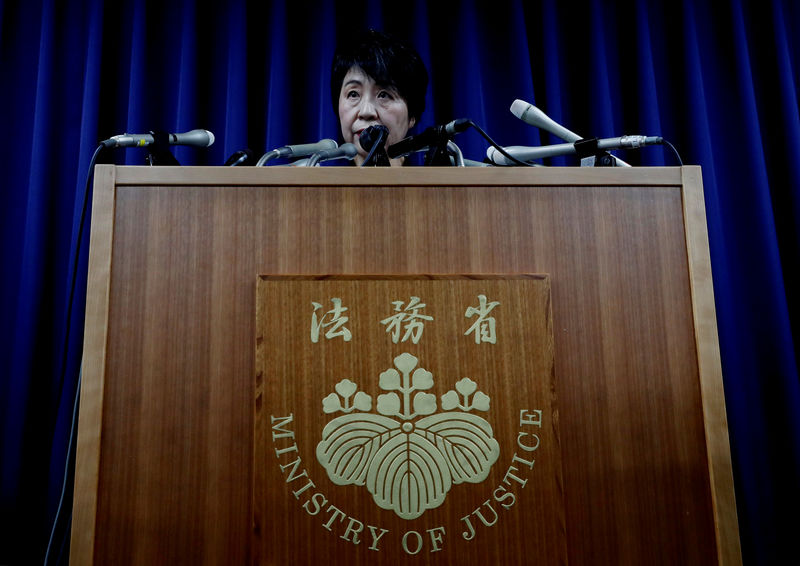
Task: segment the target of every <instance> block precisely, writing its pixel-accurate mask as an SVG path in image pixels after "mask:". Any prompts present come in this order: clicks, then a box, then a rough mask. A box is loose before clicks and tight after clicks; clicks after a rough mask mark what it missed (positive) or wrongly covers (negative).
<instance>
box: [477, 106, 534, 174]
mask: <svg viewBox="0 0 800 566" xmlns="http://www.w3.org/2000/svg"><path fill="white" fill-rule="evenodd" d="M467 124H468V125H469V126H472V127H473V128H475V129H476V130H477V132H478V133H479V134H480V135H481V136H483V138H484V139H485V140H486V141H487V142H489V145H491V146H492V147H493V148H495V149H496V150H497V151H499V152H500V154H501V155H502V156H504V157H505V158H506V159H510V160H511V161H513V162H514V163H515V164H517V165H521V166H523V167H536V165H534V164H532V163H525V162H524V161H520V160H519V159H517V158H516V157H514V156H513V155H511V154H510V153H508V152H507V151H506V150H505V149H503V148H502V147H500V146H499V145H498V144H497V142H495V141H494V140H493V139H492V138H491V136H489V134H487V133H486V132H484V131H483V128H481V127H480V126H479V125H478V124H476V123H475V122H473V121H472V120H470V119H469V118H467ZM492 165H495V164H492Z"/></svg>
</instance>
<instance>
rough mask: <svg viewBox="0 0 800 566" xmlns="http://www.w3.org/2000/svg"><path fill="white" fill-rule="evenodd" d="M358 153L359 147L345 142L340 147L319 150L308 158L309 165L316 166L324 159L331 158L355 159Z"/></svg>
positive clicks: (328, 159)
mask: <svg viewBox="0 0 800 566" xmlns="http://www.w3.org/2000/svg"><path fill="white" fill-rule="evenodd" d="M356 155H358V148H357V147H356V146H355V145H353V144H352V143H343V144H342V145H340V146H339V147H335V148H331V149H323V150H322V151H317V152H316V153H314V154H313V155H312V156H311V157H309V158H308V163H307V164H306V165H307V166H308V167H314V166H315V165H317V164H319V163H320V162H322V161H330V160H331V159H354V158H355V156H356Z"/></svg>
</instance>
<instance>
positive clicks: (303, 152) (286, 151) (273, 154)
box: [256, 139, 339, 167]
mask: <svg viewBox="0 0 800 566" xmlns="http://www.w3.org/2000/svg"><path fill="white" fill-rule="evenodd" d="M338 145H339V144H337V143H336V141H335V140H332V139H324V140H319V141H318V142H314V143H301V144H296V145H285V146H283V147H279V148H278V149H273V150H272V151H268V152H267V153H265V154H264V155H262V156H261V159H259V160H258V163H256V167H261V166H262V165H264V164H265V163H266V162H267V161H269V160H270V159H278V158H280V157H287V158H293V157H308V156H309V155H313V154H315V153H317V152H318V151H323V150H326V149H335V148H336V147H338Z"/></svg>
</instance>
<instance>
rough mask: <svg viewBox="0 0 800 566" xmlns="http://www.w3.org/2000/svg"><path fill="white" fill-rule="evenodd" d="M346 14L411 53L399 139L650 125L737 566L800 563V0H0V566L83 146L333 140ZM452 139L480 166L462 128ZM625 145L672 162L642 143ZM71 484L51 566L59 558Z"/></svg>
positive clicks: (62, 426)
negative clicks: (141, 138)
mask: <svg viewBox="0 0 800 566" xmlns="http://www.w3.org/2000/svg"><path fill="white" fill-rule="evenodd" d="M364 27H374V28H377V29H382V30H385V31H388V32H391V33H394V34H396V35H398V36H401V37H404V38H407V39H409V40H410V41H411V42H412V43H413V44H414V45H415V46H416V47H417V49H418V50H419V51H420V53H421V55H422V57H423V59H424V60H425V63H426V65H427V67H428V69H429V72H430V75H431V84H430V87H429V90H428V99H427V101H428V103H427V109H426V111H425V113H424V114H423V116H422V119H421V121H420V124H419V126H418V128H417V130H420V129H421V128H424V127H426V126H430V125H433V124H438V123H443V122H447V121H450V120H452V119H454V118H460V117H469V118H472V119H473V120H474V121H475V122H476V123H478V124H479V125H481V126H482V127H483V128H484V129H485V130H487V131H488V132H489V133H490V134H491V135H492V136H493V137H494V138H496V140H497V141H498V142H499V143H501V144H502V145H539V144H548V143H560V140H557V139H555V138H552V137H551V136H549V135H548V134H544V133H540V132H539V131H538V130H536V129H535V128H532V127H529V126H527V125H525V124H523V123H522V122H520V121H518V120H516V119H515V118H514V117H513V116H512V115H511V114H510V113H509V112H508V107H509V106H510V104H511V102H512V101H513V100H514V99H516V98H521V99H524V100H526V101H528V102H531V103H534V104H536V105H537V106H539V107H540V108H542V109H543V110H544V111H545V112H547V113H548V114H549V115H550V116H551V117H552V118H554V119H555V120H556V121H558V122H560V123H562V124H564V125H566V126H567V127H568V128H570V129H571V130H574V131H576V132H578V133H579V134H582V135H584V136H587V137H590V136H596V137H611V136H619V135H623V134H646V135H661V136H663V137H665V138H666V139H668V140H669V141H671V142H672V143H673V144H675V145H676V146H677V148H678V150H679V151H680V153H681V156H682V157H683V160H684V162H685V163H689V164H699V165H701V166H702V168H703V180H704V188H705V198H706V208H707V216H708V227H709V237H710V246H711V256H712V265H713V269H714V285H715V295H716V303H717V318H718V322H719V334H720V347H721V352H722V363H723V374H724V380H725V392H726V402H727V408H728V419H729V428H730V438H731V447H732V456H733V471H734V476H735V481H736V496H737V506H738V513H739V524H740V533H741V538H742V550H743V555H744V560H745V564H790V563H796V561H797V560H800V558H798V553H797V552H796V538H797V536H798V533H799V532H800V530H798V526H799V525H800V520H798V519H797V509H798V508H799V507H800V487H799V486H800V381H799V380H798V369H797V354H796V346H795V342H796V336H797V335H798V330H799V329H798V324H800V317H798V300H800V297H798V288H799V287H798V275H797V272H798V269H797V266H798V259H800V258H799V256H800V254H798V247H799V246H800V230H799V229H798V224H797V222H798V218H800V215H798V211H799V210H800V149H798V148H799V147H800V117H799V114H798V96H797V88H798V85H799V84H800V62H798V58H800V49H798V42H800V39H798V38H800V4H798V3H797V2H794V1H792V0H785V1H781V0H762V1H760V2H751V1H746V0H739V1H736V0H730V1H727V2H716V3H714V5H713V7H712V3H711V2H710V1H707V0H699V1H691V0H683V1H681V0H677V1H666V0H665V1H659V0H638V1H635V0H629V1H621V2H606V1H602V0H594V1H591V0H580V1H572V2H563V1H562V2H557V1H556V0H550V1H547V0H541V1H530V2H523V1H521V0H518V1H513V0H493V1H491V2H481V1H478V0H473V1H467V0H465V1H463V2H430V3H426V2H423V1H421V0H415V1H409V2H404V3H399V2H389V1H384V2H363V1H350V2H334V1H328V2H323V1H314V2H288V1H281V0H276V1H273V2H264V1H261V2H256V1H252V2H249V1H245V0H241V1H238V2H236V1H229V2H220V3H216V4H214V5H210V6H207V5H206V3H201V2H196V1H194V0H178V1H174V2H145V1H135V0H121V1H117V2H104V1H102V0H84V1H68V0H64V1H55V0H51V1H44V0H38V1H33V0H31V1H26V2H24V1H22V0H19V1H13V0H12V1H8V0H0V116H2V120H0V127H2V131H3V135H2V136H0V213H1V214H2V216H0V234H2V237H1V238H0V246H2V248H1V249H2V263H1V264H0V266H1V267H0V268H1V269H2V276H1V277H0V285H2V287H0V564H28V563H41V562H42V560H43V559H44V555H45V549H46V547H47V543H48V539H49V537H50V531H51V527H52V524H53V519H54V517H55V515H56V510H57V508H58V505H59V496H60V493H61V486H62V483H63V477H64V468H65V462H66V460H67V452H68V446H69V431H70V422H71V418H72V410H73V402H74V396H75V390H76V386H77V381H78V373H79V360H80V353H81V335H82V325H83V311H84V297H85V285H86V257H87V254H88V248H87V245H86V242H87V240H86V239H85V238H84V240H83V244H82V247H81V249H80V262H79V265H78V270H77V272H75V271H74V270H73V267H72V259H71V258H72V256H73V255H74V253H75V248H76V242H77V235H78V227H79V215H80V209H81V204H82V199H83V187H84V183H85V177H86V172H87V169H88V165H89V161H90V158H91V156H92V152H93V151H94V149H95V148H96V146H97V144H98V142H99V141H100V140H102V139H105V138H108V137H110V136H112V135H115V134H120V133H123V132H136V133H145V132H147V131H149V130H154V129H163V130H168V131H172V132H180V131H186V130H190V129H193V128H206V129H209V130H212V131H213V132H214V133H215V134H216V138H217V141H216V143H215V144H214V145H213V146H212V147H211V148H209V149H207V150H199V149H193V148H178V149H176V150H175V152H174V153H175V155H176V157H177V158H178V159H179V160H180V162H181V163H182V164H184V165H201V164H209V165H221V164H222V163H223V162H224V161H225V159H226V158H227V157H228V156H229V155H230V154H232V153H233V152H234V151H236V150H238V149H242V148H244V147H250V148H252V149H253V150H255V152H256V153H257V154H259V155H260V154H261V153H263V152H264V151H265V150H267V149H272V148H275V147H278V146H282V145H285V144H287V143H304V142H310V141H315V140H317V139H320V138H323V137H334V138H336V137H338V125H337V120H336V116H335V114H334V112H333V109H332V107H331V102H330V93H329V69H330V60H331V56H332V53H333V49H334V48H335V45H336V42H337V40H339V39H341V38H342V37H344V36H345V35H347V34H350V33H354V32H355V31H356V30H359V29H363V28H364ZM456 142H457V143H458V144H459V145H460V147H461V148H462V150H463V151H464V155H465V157H467V158H470V159H475V160H482V159H483V156H484V154H485V150H486V147H487V144H486V143H485V142H484V140H483V139H482V138H481V137H480V136H478V134H477V133H475V132H474V131H468V132H465V133H463V134H460V135H459V136H458V137H457V138H456ZM144 156H145V154H144V151H143V150H141V149H128V150H115V151H111V152H108V153H105V154H103V155H101V157H100V162H105V163H110V162H114V163H118V164H122V163H125V164H143V163H144ZM620 156H621V157H623V158H624V159H626V160H627V161H628V162H630V163H632V164H635V165H675V164H676V162H675V159H674V157H673V156H672V155H671V154H670V153H669V152H667V151H665V150H663V149H662V148H659V147H656V148H653V147H648V148H644V149H642V150H640V151H639V152H635V153H634V152H628V153H621V154H620ZM551 164H552V165H575V160H574V159H572V158H558V159H554V160H553V162H552V163H551ZM86 233H88V223H87V225H86V226H85V227H84V234H86ZM73 273H77V290H76V293H75V295H74V298H73V299H72V301H71V303H72V312H71V317H70V319H69V328H70V332H69V334H67V327H68V305H69V304H70V293H69V290H70V281H71V278H72V276H73ZM67 336H69V340H68V342H69V343H68V347H67V349H66V351H67V354H68V355H67V356H66V360H65V359H64V354H63V352H64V351H65V349H64V344H65V340H66V338H67ZM68 485H69V487H70V489H69V490H68V493H67V498H66V500H65V501H64V509H63V511H62V517H61V522H60V524H59V527H58V528H57V529H56V533H55V537H54V543H53V550H51V557H50V558H51V561H52V562H53V563H55V560H56V559H57V558H58V557H59V556H62V557H66V555H67V553H68V543H67V542H66V541H67V539H68V528H69V525H68V521H69V512H70V505H71V499H70V493H69V491H71V480H70V483H69V484H68ZM786 517H788V519H786ZM786 557H789V558H786Z"/></svg>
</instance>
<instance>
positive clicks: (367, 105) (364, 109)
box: [358, 97, 378, 120]
mask: <svg viewBox="0 0 800 566" xmlns="http://www.w3.org/2000/svg"><path fill="white" fill-rule="evenodd" d="M377 116H378V112H377V110H375V104H373V102H372V100H371V99H369V98H366V97H365V98H363V99H362V100H361V104H360V105H359V107H358V117H359V118H361V119H362V120H371V119H374V118H376V117H377Z"/></svg>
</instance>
